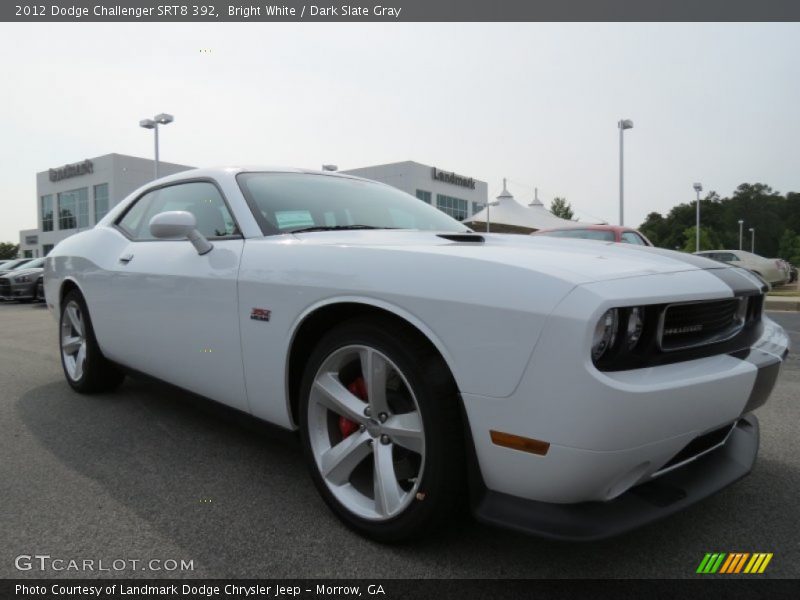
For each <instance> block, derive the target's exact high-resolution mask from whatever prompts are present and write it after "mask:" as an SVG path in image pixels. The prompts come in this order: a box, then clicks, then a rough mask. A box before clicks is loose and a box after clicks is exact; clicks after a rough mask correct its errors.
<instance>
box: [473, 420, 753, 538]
mask: <svg viewBox="0 0 800 600" xmlns="http://www.w3.org/2000/svg"><path fill="white" fill-rule="evenodd" d="M758 442H759V428H758V419H757V418H756V417H755V416H754V415H752V414H747V415H744V416H743V417H742V418H741V419H739V421H738V422H737V423H736V426H735V427H734V428H733V431H732V432H731V434H730V436H729V437H728V439H727V442H726V443H725V444H724V445H723V446H721V447H720V448H717V449H716V450H713V451H711V452H709V453H707V454H705V455H703V456H701V457H700V458H697V459H696V460H693V461H691V462H690V463H688V464H686V465H684V466H682V467H680V468H678V469H675V470H673V471H670V472H668V473H665V474H664V475H661V476H660V477H658V478H656V479H652V480H650V481H648V482H647V483H644V484H641V485H637V486H635V487H633V488H631V489H629V490H628V491H627V492H625V493H623V494H622V495H620V496H618V497H617V498H615V499H614V500H610V501H608V502H581V503H578V504H553V503H547V502H537V501H535V500H526V499H524V498H519V497H516V496H511V495H509V494H504V493H502V492H496V491H491V490H488V489H487V488H486V487H485V486H484V487H483V489H482V490H480V491H478V493H477V495H476V496H475V501H474V504H475V507H474V511H475V516H476V517H477V518H478V520H480V521H483V522H485V523H489V524H491V525H499V526H502V527H507V528H509V529H514V530H517V531H521V532H524V533H530V534H535V535H539V536H542V537H546V538H550V539H558V540H567V541H592V540H599V539H603V538H608V537H611V536H615V535H619V534H621V533H624V532H626V531H630V530H632V529H636V528H638V527H641V526H643V525H646V524H648V523H652V522H654V521H657V520H659V519H662V518H664V517H666V516H669V515H671V514H673V513H675V512H678V511H680V510H683V509H684V508H686V507H688V506H691V505H692V504H694V503H696V502H699V501H700V500H703V499H704V498H707V497H708V496H711V495H712V494H714V493H716V492H718V491H719V490H721V489H723V488H725V487H727V486H729V485H730V484H732V483H734V482H735V481H737V480H738V479H741V478H742V477H744V476H745V475H747V474H748V473H749V472H750V470H751V469H752V467H753V463H754V462H755V459H756V454H757V453H758Z"/></svg>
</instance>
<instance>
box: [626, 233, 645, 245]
mask: <svg viewBox="0 0 800 600" xmlns="http://www.w3.org/2000/svg"><path fill="white" fill-rule="evenodd" d="M620 239H621V240H622V241H623V242H625V243H627V244H638V245H639V246H644V245H645V243H644V240H643V239H642V238H641V236H639V234H638V233H634V232H633V231H625V232H623V233H622V235H621V236H620Z"/></svg>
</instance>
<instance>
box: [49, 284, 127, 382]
mask: <svg viewBox="0 0 800 600" xmlns="http://www.w3.org/2000/svg"><path fill="white" fill-rule="evenodd" d="M58 331H59V342H60V345H61V366H62V367H63V368H64V375H65V376H66V378H67V383H69V385H70V386H71V387H72V389H74V390H75V391H77V392H81V393H83V394H92V393H95V392H106V391H110V390H113V389H115V388H117V387H118V386H119V385H120V384H121V383H122V380H123V379H124V378H125V374H124V373H123V372H122V371H121V370H120V369H119V368H118V367H117V366H116V365H114V364H112V363H111V362H109V361H108V360H106V358H105V357H104V356H103V353H102V352H100V346H98V345H97V339H96V338H95V336H94V328H93V327H92V320H91V318H90V317H89V309H88V308H87V307H86V301H85V300H84V299H83V296H81V294H80V292H78V291H77V290H72V291H71V292H69V293H68V294H67V295H66V296H64V300H63V301H62V302H61V319H60V321H59V328H58Z"/></svg>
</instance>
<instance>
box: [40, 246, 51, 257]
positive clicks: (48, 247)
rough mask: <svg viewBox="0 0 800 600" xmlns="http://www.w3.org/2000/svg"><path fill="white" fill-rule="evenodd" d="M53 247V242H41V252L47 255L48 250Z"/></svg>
mask: <svg viewBox="0 0 800 600" xmlns="http://www.w3.org/2000/svg"><path fill="white" fill-rule="evenodd" d="M52 249H53V244H43V245H42V254H43V255H45V256H47V255H48V254H50V250H52Z"/></svg>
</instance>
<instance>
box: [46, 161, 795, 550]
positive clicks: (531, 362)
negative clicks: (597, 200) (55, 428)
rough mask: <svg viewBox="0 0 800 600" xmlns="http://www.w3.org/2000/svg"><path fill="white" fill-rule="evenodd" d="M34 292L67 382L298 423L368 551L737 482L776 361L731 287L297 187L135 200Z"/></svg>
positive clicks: (753, 295)
mask: <svg viewBox="0 0 800 600" xmlns="http://www.w3.org/2000/svg"><path fill="white" fill-rule="evenodd" d="M44 287H45V295H46V299H47V303H48V306H49V307H50V308H51V309H52V311H53V313H54V316H55V317H56V319H57V320H58V324H59V325H58V327H59V340H60V353H61V361H62V363H63V368H64V373H65V376H66V380H67V382H68V383H69V385H70V386H72V388H74V389H75V390H77V391H78V392H82V393H92V392H100V391H109V390H112V389H113V388H115V387H116V386H118V385H119V384H120V383H121V382H122V380H123V378H124V376H125V373H126V372H140V373H145V374H147V375H149V376H152V377H155V378H158V379H161V380H164V381H166V382H168V383H170V384H173V385H175V386H179V387H181V388H185V389H186V390H189V391H191V392H193V393H196V394H199V395H202V396H204V397H207V398H210V399H212V400H214V401H217V402H221V403H223V404H226V405H228V406H231V407H233V408H236V409H239V410H241V411H244V412H246V413H250V414H252V415H254V416H255V417H257V418H259V419H263V420H265V421H268V422H271V423H274V424H276V425H278V426H281V427H285V428H289V429H297V430H299V433H300V437H301V440H302V446H303V449H304V452H305V454H306V456H307V459H308V464H309V468H310V472H311V476H312V479H313V481H314V483H315V485H316V487H317V489H318V490H319V492H320V494H321V496H322V498H323V499H324V500H325V502H326V503H327V504H328V505H329V506H330V508H331V509H332V510H333V512H334V513H335V514H336V515H337V516H338V517H339V518H340V519H341V520H342V521H343V522H344V523H346V524H347V525H348V526H350V527H352V528H353V529H355V530H357V531H359V532H361V533H362V534H364V535H367V536H370V537H372V538H374V539H378V540H382V541H394V540H399V539H403V538H408V537H412V536H416V535H419V534H422V533H425V532H427V531H430V530H431V529H433V527H434V526H436V525H439V524H440V523H443V522H446V521H447V519H448V517H451V516H453V515H458V514H461V511H460V508H461V507H462V506H463V505H465V504H466V503H469V505H470V506H471V509H472V511H473V513H474V514H475V515H476V516H477V517H478V518H479V519H480V520H482V521H484V522H488V523H493V524H497V525H501V526H506V527H511V528H515V529H517V530H521V531H526V532H530V533H534V534H537V535H542V536H546V537H551V538H559V539H571V540H581V539H582V540H588V539H598V538H603V537H608V536H611V535H615V534H618V533H621V532H623V531H627V530H630V529H632V528H635V527H638V526H641V525H644V524H646V523H648V522H651V521H653V520H655V519H658V518H661V517H664V516H666V515H669V514H671V513H674V512H675V511H678V510H680V509H683V508H685V507H686V506H689V505H691V504H693V503H695V502H697V501H699V500H701V499H703V498H705V497H707V496H709V495H710V494H713V493H714V492H716V491H718V490H720V489H722V488H724V487H725V486H727V485H729V484H731V483H733V482H734V481H736V480H737V479H739V478H740V477H742V476H744V475H745V474H747V473H748V472H749V471H750V469H751V467H752V465H753V463H754V461H755V457H756V454H757V452H758V442H759V428H758V420H757V419H756V417H755V416H754V415H753V411H754V410H755V409H757V408H758V407H759V406H761V405H762V404H763V403H764V402H765V401H766V399H767V397H768V395H769V394H770V392H771V390H772V388H773V385H774V383H775V380H776V378H777V375H778V371H779V369H780V365H781V363H782V361H783V359H784V358H785V356H786V354H787V352H788V339H787V336H786V334H785V332H784V331H783V329H781V327H780V326H778V325H777V324H776V323H774V322H773V321H772V320H770V319H769V318H768V317H767V316H766V315H765V314H764V310H763V309H764V293H765V286H764V284H763V282H762V281H761V280H759V279H758V278H757V277H755V276H754V275H752V274H751V273H748V272H747V271H745V270H743V269H739V268H733V267H730V266H728V265H725V264H721V263H719V262H716V261H712V260H708V259H705V258H702V257H698V256H692V255H689V254H683V253H678V252H673V251H668V250H662V249H658V248H650V247H646V246H633V245H630V244H618V243H604V242H596V241H584V240H575V239H566V240H565V239H558V238H549V237H544V236H515V235H502V234H479V233H475V232H472V231H470V230H469V229H467V228H466V227H465V226H464V225H462V224H461V223H459V222H458V221H455V220H453V219H451V218H450V217H449V216H447V215H445V214H444V213H442V212H441V211H439V210H437V209H435V208H433V207H432V206H430V205H428V204H426V203H424V202H421V201H419V200H418V199H417V198H414V197H412V196H410V195H408V194H406V193H404V192H401V191H399V190H397V189H395V188H392V187H390V186H387V185H384V184H380V183H376V182H372V181H368V180H364V179H360V178H357V177H352V176H347V175H344V174H337V173H321V172H314V171H305V170H300V169H268V168H263V169H242V168H223V169H198V170H191V171H185V172H182V173H180V174H177V175H171V176H169V177H165V178H162V179H159V180H157V181H154V182H152V183H150V184H148V185H146V186H144V187H142V188H141V189H139V190H137V191H136V192H134V193H133V194H132V195H131V196H129V197H128V198H127V199H125V200H123V201H122V202H121V203H119V204H118V205H117V206H116V207H114V208H113V209H112V210H111V211H110V212H109V213H108V214H107V215H106V216H105V217H104V218H103V219H102V221H101V222H100V223H98V225H97V226H96V227H94V228H93V229H91V230H87V231H83V232H80V233H78V234H76V235H73V236H70V237H69V238H67V239H65V240H64V241H62V242H61V243H59V244H58V246H56V248H55V249H54V250H53V251H52V252H51V253H50V255H49V256H48V257H47V260H46V266H45V274H44ZM275 493H280V492H279V491H278V490H276V492H275Z"/></svg>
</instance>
